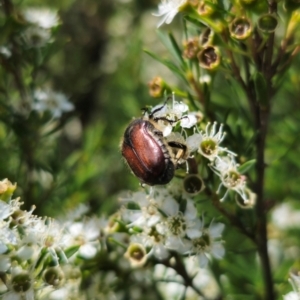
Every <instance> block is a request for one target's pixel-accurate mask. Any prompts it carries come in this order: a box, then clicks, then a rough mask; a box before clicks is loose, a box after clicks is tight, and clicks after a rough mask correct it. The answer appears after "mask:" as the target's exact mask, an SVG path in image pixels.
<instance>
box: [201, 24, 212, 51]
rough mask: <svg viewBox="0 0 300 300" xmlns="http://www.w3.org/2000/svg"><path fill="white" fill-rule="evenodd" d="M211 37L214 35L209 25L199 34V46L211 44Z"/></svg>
mask: <svg viewBox="0 0 300 300" xmlns="http://www.w3.org/2000/svg"><path fill="white" fill-rule="evenodd" d="M213 37H214V32H213V31H212V30H211V29H210V28H209V27H206V28H205V29H204V30H203V31H202V33H201V34H200V37H199V45H200V46H201V47H205V46H209V45H211V44H212V41H213Z"/></svg>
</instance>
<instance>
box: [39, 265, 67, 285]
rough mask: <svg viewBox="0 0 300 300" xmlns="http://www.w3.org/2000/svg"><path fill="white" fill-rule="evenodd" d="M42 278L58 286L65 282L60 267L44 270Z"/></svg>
mask: <svg viewBox="0 0 300 300" xmlns="http://www.w3.org/2000/svg"><path fill="white" fill-rule="evenodd" d="M43 279H44V281H45V282H46V283H47V284H49V285H52V286H53V287H60V286H62V285H63V283H64V282H65V274H64V272H63V271H62V270H61V268H60V267H50V268H47V269H46V270H45V272H44V274H43Z"/></svg>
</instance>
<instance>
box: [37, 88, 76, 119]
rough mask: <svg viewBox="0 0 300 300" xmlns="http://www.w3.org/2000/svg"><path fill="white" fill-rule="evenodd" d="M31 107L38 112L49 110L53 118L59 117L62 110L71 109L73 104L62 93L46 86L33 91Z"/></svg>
mask: <svg viewBox="0 0 300 300" xmlns="http://www.w3.org/2000/svg"><path fill="white" fill-rule="evenodd" d="M31 108H32V110H35V111H37V112H40V113H43V112H49V113H50V114H51V115H52V117H53V118H60V117H61V115H62V114H63V113H64V112H70V111H72V110H73V109H74V105H73V104H72V103H71V102H70V101H69V100H68V99H67V97H66V96H65V95H64V94H63V93H58V92H54V91H53V90H51V89H49V88H48V89H37V90H35V91H34V93H33V102H32V105H31Z"/></svg>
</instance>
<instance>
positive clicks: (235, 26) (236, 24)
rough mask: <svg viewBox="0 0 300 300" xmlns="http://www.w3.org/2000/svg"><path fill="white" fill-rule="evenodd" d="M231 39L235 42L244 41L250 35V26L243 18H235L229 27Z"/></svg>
mask: <svg viewBox="0 0 300 300" xmlns="http://www.w3.org/2000/svg"><path fill="white" fill-rule="evenodd" d="M229 32H230V35H231V37H233V38H234V39H237V40H245V39H247V38H248V37H249V36H250V35H251V33H252V25H251V22H250V20H249V19H247V18H245V17H238V18H235V19H234V20H233V21H232V22H231V23H230V25H229Z"/></svg>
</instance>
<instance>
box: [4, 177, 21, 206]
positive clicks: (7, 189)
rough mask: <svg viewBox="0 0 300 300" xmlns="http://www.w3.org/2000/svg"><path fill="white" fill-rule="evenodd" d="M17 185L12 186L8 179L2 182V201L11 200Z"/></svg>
mask: <svg viewBox="0 0 300 300" xmlns="http://www.w3.org/2000/svg"><path fill="white" fill-rule="evenodd" d="M16 187H17V184H16V183H15V184H12V183H11V182H10V181H9V180H8V179H7V178H5V179H3V180H1V181H0V199H1V200H3V201H7V200H10V199H11V196H12V194H13V192H14V191H15V189H16Z"/></svg>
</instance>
